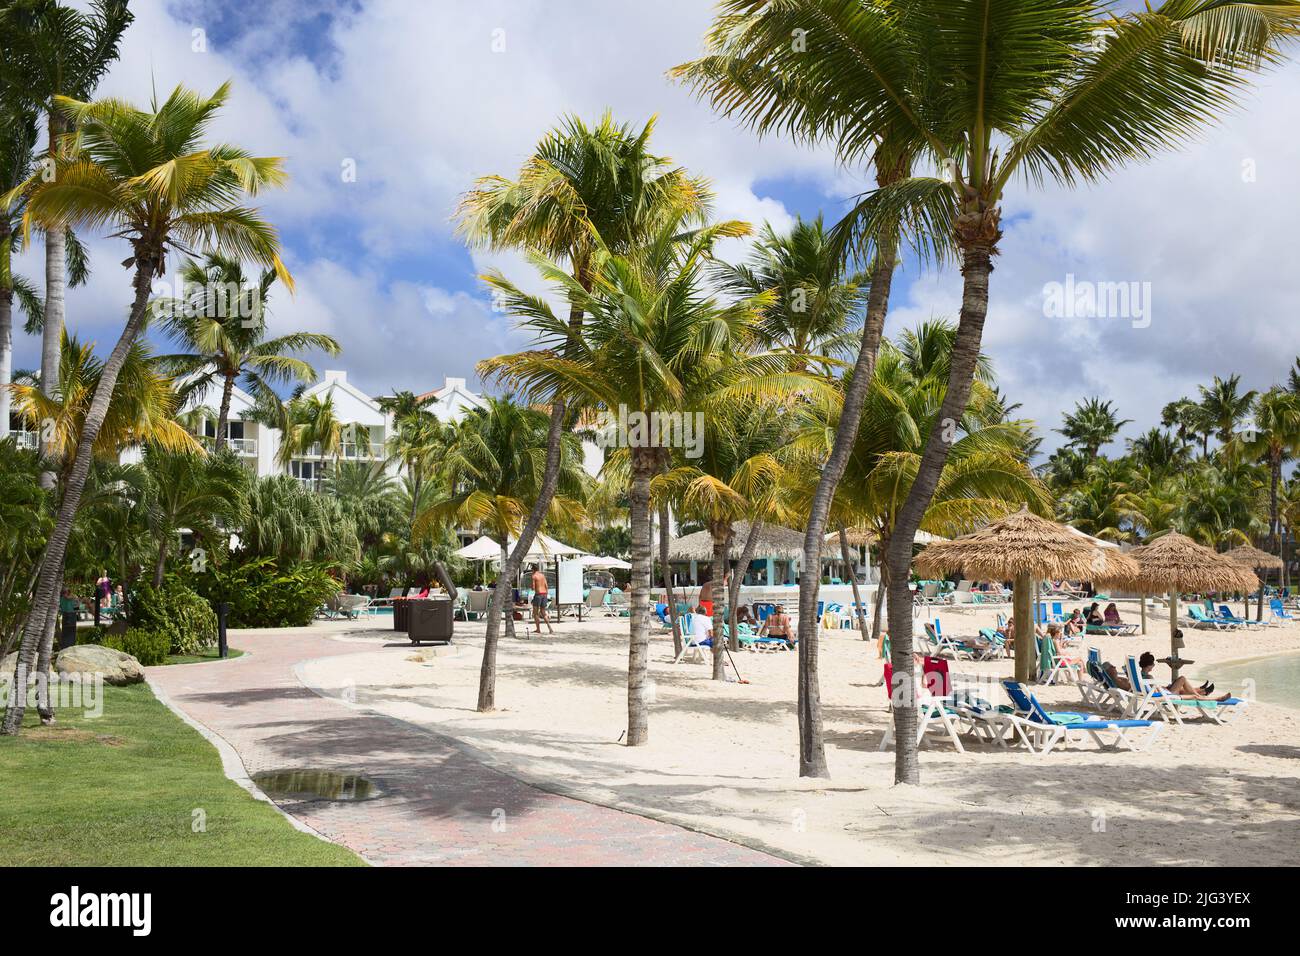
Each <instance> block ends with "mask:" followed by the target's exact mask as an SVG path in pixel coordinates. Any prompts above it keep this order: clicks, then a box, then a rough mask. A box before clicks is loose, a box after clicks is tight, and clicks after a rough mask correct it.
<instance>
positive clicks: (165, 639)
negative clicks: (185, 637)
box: [103, 627, 171, 667]
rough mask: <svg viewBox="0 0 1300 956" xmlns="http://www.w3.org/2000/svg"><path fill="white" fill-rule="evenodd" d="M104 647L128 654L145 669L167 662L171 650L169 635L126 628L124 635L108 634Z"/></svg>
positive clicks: (161, 632) (136, 628)
mask: <svg viewBox="0 0 1300 956" xmlns="http://www.w3.org/2000/svg"><path fill="white" fill-rule="evenodd" d="M103 645H104V646H105V647H111V648H113V649H114V650H118V651H122V652H124V653H126V654H130V655H131V656H132V657H134V658H135V659H136V660H138V661H139V662H140V663H141V664H142V665H143V666H145V667H152V666H153V665H155V664H164V663H166V662H167V654H168V652H169V651H170V650H171V635H170V634H167V633H165V632H163V631H146V630H143V629H141V628H138V627H132V628H128V629H127V631H126V633H125V634H109V635H107V636H105V638H104V640H103Z"/></svg>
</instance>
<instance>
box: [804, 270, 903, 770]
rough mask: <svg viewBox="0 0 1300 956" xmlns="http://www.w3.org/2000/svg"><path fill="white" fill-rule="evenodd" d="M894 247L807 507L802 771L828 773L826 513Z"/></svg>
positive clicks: (869, 361) (877, 329)
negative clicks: (821, 656)
mask: <svg viewBox="0 0 1300 956" xmlns="http://www.w3.org/2000/svg"><path fill="white" fill-rule="evenodd" d="M894 262H895V256H894V253H893V250H892V249H891V250H889V251H887V252H886V251H881V252H880V253H879V255H878V256H877V258H876V262H875V265H874V266H873V267H872V270H871V292H870V293H869V294H868V297H867V320H866V324H865V325H864V326H863V328H862V344H861V345H860V346H859V348H858V357H857V360H856V361H855V362H854V364H853V377H852V379H851V380H850V381H849V384H848V387H847V388H846V389H845V390H844V406H843V408H842V409H841V410H840V421H839V425H838V426H837V427H836V429H835V441H834V444H833V445H832V446H831V453H830V456H829V457H828V458H827V459H826V464H825V465H824V466H823V468H822V473H821V477H820V478H819V479H818V481H817V491H816V493H815V494H814V495H813V500H812V507H811V508H810V509H809V512H808V526H807V528H806V529H805V531H804V539H803V572H802V574H801V575H800V578H799V704H798V707H799V776H801V777H829V776H830V771H829V770H828V769H827V767H826V748H825V746H824V744H823V742H822V705H821V687H820V684H819V682H818V676H817V631H818V627H817V625H818V622H817V590H818V587H819V586H820V585H821V579H822V577H821V570H822V545H823V543H824V541H825V537H826V519H827V516H828V515H829V514H830V510H831V502H832V501H833V500H834V498H835V490H836V489H837V488H838V487H839V484H840V479H841V478H843V477H844V469H845V467H847V465H848V463H849V453H850V452H851V451H852V450H853V442H854V440H855V439H856V438H857V435H858V425H859V423H860V422H861V421H862V406H863V404H864V403H865V402H866V398H867V389H868V388H869V387H870V386H871V379H872V377H873V376H874V375H875V373H876V353H877V352H878V351H879V349H880V336H881V333H882V331H883V330H884V327H885V312H886V311H887V310H888V308H889V287H890V283H891V282H892V281H893V278H894Z"/></svg>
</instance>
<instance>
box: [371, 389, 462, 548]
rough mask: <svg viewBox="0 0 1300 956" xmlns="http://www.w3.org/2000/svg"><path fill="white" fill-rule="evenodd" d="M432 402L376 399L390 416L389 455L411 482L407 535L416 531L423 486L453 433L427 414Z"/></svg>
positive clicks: (409, 396)
mask: <svg viewBox="0 0 1300 956" xmlns="http://www.w3.org/2000/svg"><path fill="white" fill-rule="evenodd" d="M434 401H436V399H435V398H434V396H433V395H428V396H425V397H424V398H420V397H419V396H417V395H415V394H414V393H412V392H397V393H396V394H395V395H392V396H390V397H388V398H381V399H379V407H380V408H382V409H383V410H384V411H385V412H387V413H389V414H390V415H392V416H393V428H394V432H393V435H392V437H391V438H390V439H389V443H388V447H389V452H390V453H391V454H392V455H393V456H394V457H396V458H397V460H398V461H400V462H401V464H402V471H403V473H404V474H405V475H406V477H407V478H409V479H410V485H411V494H410V498H411V508H410V511H409V513H408V515H407V529H408V531H409V530H410V529H412V528H414V527H415V518H416V515H417V514H418V502H419V499H420V496H421V493H422V491H423V488H424V485H425V482H426V481H428V480H429V479H430V478H431V477H432V475H433V473H434V471H435V470H436V468H437V465H438V463H439V461H441V459H442V455H443V452H444V451H445V450H446V448H447V444H448V442H449V441H450V440H451V437H452V435H453V432H454V430H453V429H452V428H450V427H448V426H447V425H444V424H443V423H442V422H440V421H438V417H437V416H436V415H434V414H433V412H431V411H429V406H430V405H432V404H433V402H434Z"/></svg>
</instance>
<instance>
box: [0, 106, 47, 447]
mask: <svg viewBox="0 0 1300 956" xmlns="http://www.w3.org/2000/svg"><path fill="white" fill-rule="evenodd" d="M35 147H36V117H35V115H34V114H32V113H30V112H27V111H24V110H21V109H19V108H18V107H16V106H12V105H10V104H6V103H5V102H4V101H3V99H0V195H2V194H4V193H7V192H9V191H10V190H11V189H13V188H14V187H16V186H17V185H19V184H20V183H22V182H23V181H25V180H26V179H27V177H28V176H30V175H31V169H32V150H33V149H35ZM21 219H22V206H21V204H19V203H14V204H13V205H11V206H9V207H8V208H0V437H4V436H5V435H8V434H9V383H10V382H11V381H12V380H13V307H14V302H15V301H17V303H18V305H19V306H20V307H21V308H22V310H23V311H24V312H25V313H26V315H27V324H28V326H29V327H35V326H36V325H37V324H39V323H40V321H41V311H42V309H44V305H43V304H42V303H41V299H40V296H39V295H38V294H37V292H36V288H35V286H33V285H32V283H31V282H30V281H28V280H27V279H25V278H23V277H22V276H20V275H16V274H15V273H14V272H13V267H12V266H13V256H14V254H15V253H17V252H18V251H20V248H21V245H22V232H21V226H20V223H21Z"/></svg>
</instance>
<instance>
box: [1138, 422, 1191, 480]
mask: <svg viewBox="0 0 1300 956" xmlns="http://www.w3.org/2000/svg"><path fill="white" fill-rule="evenodd" d="M1128 453H1129V456H1130V457H1132V458H1133V459H1134V460H1135V461H1136V462H1137V463H1138V464H1139V465H1141V466H1143V467H1145V468H1149V469H1151V470H1152V471H1155V472H1158V473H1160V474H1169V473H1170V472H1172V471H1174V470H1175V469H1178V468H1180V467H1182V466H1183V465H1185V464H1186V463H1187V461H1188V451H1187V443H1186V442H1184V441H1183V440H1181V439H1180V438H1178V437H1177V436H1176V435H1172V434H1170V433H1169V432H1167V431H1165V430H1164V429H1162V428H1149V429H1147V430H1146V431H1145V432H1143V433H1142V434H1141V435H1139V436H1138V437H1137V438H1130V439H1128Z"/></svg>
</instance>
